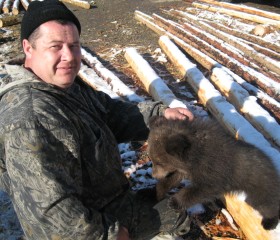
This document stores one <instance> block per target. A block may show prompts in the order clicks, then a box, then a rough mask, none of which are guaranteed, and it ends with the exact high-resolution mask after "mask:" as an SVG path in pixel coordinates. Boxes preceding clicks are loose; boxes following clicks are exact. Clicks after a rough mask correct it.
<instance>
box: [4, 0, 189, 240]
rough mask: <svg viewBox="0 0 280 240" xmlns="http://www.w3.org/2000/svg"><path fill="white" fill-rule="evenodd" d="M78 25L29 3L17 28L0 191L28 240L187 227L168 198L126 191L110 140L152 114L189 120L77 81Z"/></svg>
mask: <svg viewBox="0 0 280 240" xmlns="http://www.w3.org/2000/svg"><path fill="white" fill-rule="evenodd" d="M80 33H81V26H80V23H79V20H78V19H77V18H76V17H75V15H74V14H73V13H72V12H71V11H70V10H68V9H67V8H66V6H65V5H64V4H63V3H61V2H59V1H57V0H47V1H33V2H31V3H30V5H29V7H28V10H27V12H26V13H25V15H24V17H23V20H22V25H21V40H22V46H23V50H24V53H25V61H24V65H23V66H11V65H7V66H6V69H7V71H8V73H9V76H10V79H11V81H10V82H9V83H8V84H7V85H5V86H3V87H2V89H0V116H1V118H0V153H2V155H0V159H1V161H2V168H3V169H4V173H3V174H2V175H1V177H0V186H2V187H3V188H4V189H5V191H7V192H8V194H9V196H10V197H11V199H12V202H13V205H14V208H15V211H16V213H17V215H18V218H19V221H20V223H21V226H22V228H23V230H24V233H25V235H26V237H27V239H36V240H38V239H40V240H43V239H75V240H76V239H122V240H126V239H130V238H132V239H151V238H152V237H153V236H155V235H157V234H159V233H160V232H164V231H166V232H169V233H172V234H178V233H179V231H180V230H183V231H184V230H188V219H185V216H184V214H183V215H182V214H179V213H176V212H175V211H173V210H172V209H169V207H168V199H165V200H164V201H161V202H159V203H156V202H155V200H154V198H153V197H152V196H145V195H144V194H141V193H137V194H135V193H132V192H131V191H130V190H129V184H128V180H127V179H126V177H125V176H124V174H123V172H122V168H121V161H120V156H119V152H118V147H117V144H118V143H121V142H128V141H131V140H145V139H146V138H147V134H148V128H147V125H146V123H147V122H148V120H149V117H150V116H152V115H164V116H165V117H166V118H176V119H185V118H190V119H192V118H193V115H192V113H191V112H189V111H188V110H187V109H183V108H177V109H170V108H166V107H165V106H163V105H162V104H160V103H159V102H153V103H141V104H138V105H135V104H131V103H127V102H124V101H119V100H113V99H111V98H110V97H109V96H107V95H106V94H104V93H102V92H97V91H94V90H93V89H91V88H90V87H88V86H87V85H86V84H85V83H83V82H81V81H79V80H76V76H77V73H78V71H79V68H80V63H81V52H80V40H79V36H80Z"/></svg>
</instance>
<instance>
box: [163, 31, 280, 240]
mask: <svg viewBox="0 0 280 240" xmlns="http://www.w3.org/2000/svg"><path fill="white" fill-rule="evenodd" d="M159 43H160V45H161V47H162V48H163V50H164V52H165V53H166V55H167V56H168V57H169V59H170V60H171V61H172V62H173V63H174V64H175V65H176V66H177V67H178V69H180V71H181V73H182V74H183V75H185V76H186V80H187V81H188V83H189V84H190V85H191V86H192V87H193V89H194V90H195V91H196V92H197V94H198V96H199V98H200V100H202V102H203V104H204V105H205V106H206V107H207V108H208V109H209V110H210V111H211V113H212V114H213V115H214V116H215V117H216V118H217V119H218V121H219V122H220V123H221V124H222V125H223V126H225V127H226V128H227V129H228V130H230V132H231V133H233V134H234V135H236V136H237V138H239V139H241V140H243V141H245V142H247V143H250V144H252V145H254V146H255V147H257V148H259V149H261V150H262V151H263V152H265V153H266V154H267V155H268V156H269V157H270V158H271V160H272V161H273V163H274V164H275V168H276V169H277V170H278V172H279V174H280V159H279V154H280V153H279V151H278V150H276V149H274V148H272V147H271V145H270V144H269V143H268V142H267V141H266V140H265V138H264V137H263V136H262V135H261V134H260V133H259V132H258V131H256V129H255V128H253V127H252V126H251V125H250V123H249V122H247V121H246V120H245V119H244V118H243V117H242V116H241V115H240V114H239V113H237V112H236V110H235V108H234V107H233V106H232V105H231V104H229V103H228V102H227V101H226V100H225V99H224V98H223V97H222V96H221V95H220V93H219V92H218V91H217V90H216V89H215V88H214V86H213V85H212V84H211V83H210V82H209V81H208V79H206V78H205V77H204V75H203V74H202V73H201V72H200V71H199V70H198V69H197V67H196V65H195V64H193V63H192V62H190V60H189V59H188V58H187V57H186V56H185V55H184V54H183V53H182V52H181V51H180V50H179V48H178V47H177V46H176V45H175V44H174V43H173V42H172V41H171V40H170V39H169V38H168V37H167V36H162V37H160V40H159ZM255 138H256V139H255ZM225 202H226V207H227V209H228V210H229V212H230V213H231V215H232V216H233V217H234V219H235V221H236V222H237V223H238V224H239V226H240V228H241V229H242V231H243V232H244V234H245V235H246V237H247V238H248V239H250V240H264V239H267V240H271V239H273V238H272V236H273V233H274V231H266V230H265V229H264V228H263V227H262V225H261V217H260V215H259V213H258V212H257V211H256V210H254V209H253V208H251V207H250V206H249V205H248V204H246V203H245V201H244V200H240V199H238V198H237V197H236V196H234V195H226V196H225ZM275 240H276V239H275Z"/></svg>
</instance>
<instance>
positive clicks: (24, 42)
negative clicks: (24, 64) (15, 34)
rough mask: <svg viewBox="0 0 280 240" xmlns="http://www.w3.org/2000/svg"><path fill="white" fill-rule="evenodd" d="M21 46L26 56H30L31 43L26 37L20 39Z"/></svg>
mask: <svg viewBox="0 0 280 240" xmlns="http://www.w3.org/2000/svg"><path fill="white" fill-rule="evenodd" d="M22 48H23V51H24V53H25V56H26V58H30V57H31V55H32V51H33V48H32V45H31V43H30V42H29V41H28V40H27V39H23V40H22Z"/></svg>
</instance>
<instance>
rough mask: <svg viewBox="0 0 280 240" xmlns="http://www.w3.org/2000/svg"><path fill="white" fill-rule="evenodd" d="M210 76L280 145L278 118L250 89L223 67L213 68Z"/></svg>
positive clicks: (227, 95)
mask: <svg viewBox="0 0 280 240" xmlns="http://www.w3.org/2000/svg"><path fill="white" fill-rule="evenodd" d="M210 77H211V81H212V82H213V83H214V84H215V86H216V87H217V88H218V89H219V91H220V92H222V93H223V94H224V95H225V96H226V98H227V99H228V100H229V101H230V102H231V103H232V104H233V105H234V106H235V107H236V108H237V109H238V110H239V111H240V112H241V113H243V114H244V115H245V117H246V119H247V120H249V122H250V123H251V124H252V125H253V126H254V127H255V128H257V129H258V130H259V131H260V132H261V133H262V134H263V135H264V136H265V137H266V138H267V139H268V140H270V141H271V142H272V143H273V144H276V145H278V147H280V126H279V124H278V123H277V122H276V120H275V119H274V118H273V117H271V115H270V114H269V113H268V112H267V111H266V110H265V109H264V108H262V107H261V106H260V105H259V104H258V103H257V98H256V97H254V96H250V95H249V93H248V91H246V90H245V89H244V88H242V87H241V86H240V85H239V84H238V83H236V82H235V81H234V80H233V78H232V77H231V76H230V75H229V74H228V73H227V72H226V71H225V70H224V69H223V68H219V67H215V68H213V69H212V74H211V76H210ZM279 161H280V160H279Z"/></svg>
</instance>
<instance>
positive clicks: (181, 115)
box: [164, 107, 194, 121]
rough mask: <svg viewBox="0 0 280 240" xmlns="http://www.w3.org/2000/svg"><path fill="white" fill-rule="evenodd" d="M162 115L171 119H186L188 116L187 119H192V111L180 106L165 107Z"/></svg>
mask: <svg viewBox="0 0 280 240" xmlns="http://www.w3.org/2000/svg"><path fill="white" fill-rule="evenodd" d="M164 117H165V118H167V119H173V120H175V119H179V120H186V119H187V118H188V119H189V121H192V120H193V119H194V116H193V113H192V112H191V111H190V110H188V109H187V108H181V107H178V108H167V109H165V111H164Z"/></svg>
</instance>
